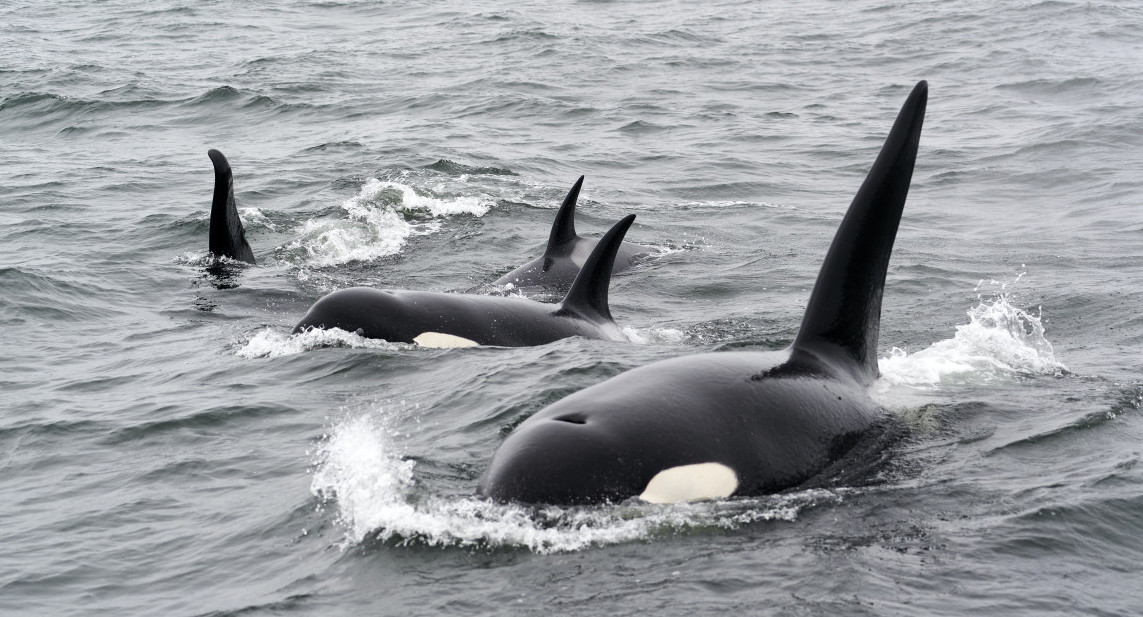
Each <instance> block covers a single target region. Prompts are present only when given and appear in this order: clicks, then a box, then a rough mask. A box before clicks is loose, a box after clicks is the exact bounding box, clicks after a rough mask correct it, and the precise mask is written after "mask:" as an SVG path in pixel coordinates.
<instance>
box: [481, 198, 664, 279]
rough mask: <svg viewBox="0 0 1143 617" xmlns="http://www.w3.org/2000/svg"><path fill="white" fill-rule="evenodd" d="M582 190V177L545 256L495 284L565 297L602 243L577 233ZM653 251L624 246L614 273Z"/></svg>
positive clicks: (560, 213)
mask: <svg viewBox="0 0 1143 617" xmlns="http://www.w3.org/2000/svg"><path fill="white" fill-rule="evenodd" d="M582 187H583V176H580V177H579V179H578V180H576V182H575V184H573V185H572V187H571V190H569V191H568V194H567V196H566V197H564V201H563V203H562V204H560V209H559V210H558V211H557V212H556V218H555V220H554V221H553V222H552V230H551V232H550V233H549V235H548V244H547V246H546V247H545V249H544V254H543V255H541V256H540V257H537V258H536V259H533V260H532V261H529V262H528V263H526V264H524V265H522V266H520V267H519V268H516V269H515V270H513V271H511V272H509V273H508V274H505V275H504V276H502V277H500V278H498V279H496V280H495V281H493V283H492V284H493V285H495V286H498V287H505V286H506V285H509V284H511V285H512V289H513V290H518V291H521V292H523V293H541V292H548V293H560V294H564V293H567V291H568V290H569V289H571V285H572V283H573V282H574V281H575V278H576V276H578V275H579V272H580V270H581V269H582V268H583V265H584V263H586V262H587V258H588V256H589V255H591V253H592V252H593V251H594V250H595V247H596V246H597V245H598V244H599V239H595V238H581V237H580V236H579V235H578V234H577V233H576V231H575V208H576V203H577V202H578V201H579V192H580V189H581V188H582ZM652 251H654V249H652V248H650V247H646V246H640V245H638V244H632V243H630V242H623V243H621V244H620V246H619V250H618V251H617V252H616V255H615V262H614V264H613V266H612V270H611V271H612V273H613V274H614V273H615V272H621V271H623V270H626V269H627V268H630V267H631V266H633V265H634V264H635V263H636V260H635V258H636V257H637V256H639V255H646V254H647V253H650V252H652Z"/></svg>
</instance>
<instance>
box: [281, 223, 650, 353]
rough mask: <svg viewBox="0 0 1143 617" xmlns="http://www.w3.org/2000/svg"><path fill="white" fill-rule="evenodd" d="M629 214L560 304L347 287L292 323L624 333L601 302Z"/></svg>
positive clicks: (421, 333) (403, 338) (524, 337)
mask: <svg viewBox="0 0 1143 617" xmlns="http://www.w3.org/2000/svg"><path fill="white" fill-rule="evenodd" d="M634 220H635V215H634V214H630V215H627V216H626V217H624V218H623V220H621V221H619V222H618V223H616V224H615V226H614V227H612V228H611V230H610V231H608V232H607V234H605V235H604V236H603V238H602V239H600V241H599V243H598V244H597V245H596V246H595V250H593V251H592V252H591V254H590V255H589V256H588V258H587V261H585V262H584V264H583V269H582V270H580V271H579V274H578V276H576V277H575V281H574V282H573V283H572V285H571V289H570V290H569V291H568V293H567V296H565V297H564V300H563V302H562V303H560V304H559V305H557V306H555V307H554V308H553V306H552V305H551V304H542V303H540V302H535V301H533V300H528V299H526V298H521V297H501V296H480V295H474V294H449V293H435V292H427V291H390V290H377V289H371V288H368V287H353V288H350V289H342V290H339V291H335V292H333V293H331V294H329V295H327V296H325V297H324V298H322V299H320V300H318V301H317V302H316V303H315V304H314V305H313V306H312V307H311V308H310V310H309V312H307V313H306V315H305V317H303V318H302V320H301V321H300V322H299V323H298V325H297V326H296V327H295V328H294V333H295V334H296V333H299V332H303V331H305V330H307V329H310V328H320V329H329V328H340V329H342V330H346V331H349V332H357V333H358V334H360V335H361V336H364V337H366V338H377V339H384V340H386V341H389V342H391V343H417V344H418V345H420V346H422V347H470V346H474V345H500V346H505V347H519V346H526V345H543V344H545V343H550V342H552V341H556V340H559V339H562V338H568V337H571V336H583V337H586V338H593V339H602V340H626V337H625V336H623V333H622V332H621V331H620V329H619V326H617V325H615V322H614V321H613V320H612V318H611V310H610V308H609V305H608V302H607V292H608V287H609V286H610V284H611V267H612V264H614V263H615V255H616V253H617V252H618V250H619V247H620V244H621V243H622V242H623V236H624V235H625V234H626V233H627V229H628V228H629V227H630V226H631V223H632V221H634Z"/></svg>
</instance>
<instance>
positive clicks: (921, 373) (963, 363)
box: [879, 293, 1067, 390]
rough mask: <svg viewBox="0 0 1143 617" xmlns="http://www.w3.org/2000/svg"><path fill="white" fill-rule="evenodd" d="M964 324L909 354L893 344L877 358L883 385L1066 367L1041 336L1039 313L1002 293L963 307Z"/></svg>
mask: <svg viewBox="0 0 1143 617" xmlns="http://www.w3.org/2000/svg"><path fill="white" fill-rule="evenodd" d="M968 319H969V323H967V324H964V325H960V326H957V328H956V334H954V335H953V337H952V338H951V339H945V340H943V341H937V342H936V343H933V344H932V345H930V346H929V347H928V348H926V349H923V350H921V351H918V352H915V353H912V354H908V353H906V352H905V351H904V350H901V349H898V348H893V350H892V351H891V352H890V355H889V357H887V358H882V359H881V360H880V363H879V366H880V368H881V380H880V381H879V384H881V385H880V387H881V389H882V390H884V389H886V388H888V387H892V386H907V387H912V388H918V389H935V388H937V387H939V386H940V385H942V384H946V383H964V382H973V383H978V382H981V381H990V380H994V379H1010V378H1012V377H1015V376H1018V375H1058V374H1062V373H1063V372H1064V371H1066V370H1067V367H1066V366H1064V364H1063V363H1062V362H1060V361H1059V360H1057V359H1056V356H1055V352H1054V350H1053V349H1052V344H1051V343H1049V342H1048V340H1047V339H1046V338H1045V337H1044V324H1043V321H1042V314H1041V312H1040V311H1039V310H1038V311H1037V313H1036V314H1035V315H1033V314H1031V313H1029V312H1027V311H1025V310H1023V309H1019V308H1016V307H1014V306H1012V304H1011V303H1010V302H1009V299H1008V296H1007V295H1006V294H1003V293H1001V294H998V295H997V296H995V297H994V298H991V299H982V300H980V301H979V302H978V303H977V305H976V306H974V307H972V308H971V309H969V311H968Z"/></svg>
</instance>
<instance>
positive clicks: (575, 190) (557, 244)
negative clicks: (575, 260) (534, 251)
mask: <svg viewBox="0 0 1143 617" xmlns="http://www.w3.org/2000/svg"><path fill="white" fill-rule="evenodd" d="M582 186H583V176H580V177H579V180H576V181H575V184H574V185H572V187H571V190H570V191H568V195H567V197H564V203H562V204H560V209H559V211H558V212H556V220H555V222H554V223H552V233H551V235H549V236H548V248H546V249H544V256H545V257H554V256H556V255H560V254H562V253H563V252H565V251H568V250H571V248H572V247H573V246H575V241H576V240H578V239H579V236H577V235H576V233H575V204H576V201H578V200H579V189H580V187H582Z"/></svg>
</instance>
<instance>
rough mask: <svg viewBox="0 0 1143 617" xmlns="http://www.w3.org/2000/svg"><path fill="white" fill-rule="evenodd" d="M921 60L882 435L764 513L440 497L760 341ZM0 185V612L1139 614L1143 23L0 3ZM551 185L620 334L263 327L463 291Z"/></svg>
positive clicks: (1102, 14)
mask: <svg viewBox="0 0 1143 617" xmlns="http://www.w3.org/2000/svg"><path fill="white" fill-rule="evenodd" d="M921 79H926V80H928V81H929V84H930V100H929V105H928V115H927V121H926V124H925V128H924V133H923V136H922V139H921V149H920V155H919V158H918V162H917V167H916V172H915V174H914V176H913V184H912V190H911V192H910V195H909V201H908V203H907V205H906V207H905V213H904V217H903V219H902V222H901V227H900V233H899V235H898V237H897V242H896V247H895V249H894V253H893V257H892V260H891V263H890V269H889V274H888V278H887V284H886V289H885V298H884V310H883V319H882V330H881V336H880V343H881V349H880V352H879V357H880V358H882V360H881V371H882V378H881V379H880V380H879V381H878V383H877V385H876V386H875V388H874V392H873V395H874V397H875V398H877V400H878V401H880V402H881V403H882V404H883V405H884V407H885V409H886V412H885V414H886V421H885V423H884V426H879V427H878V428H877V429H876V430H873V431H871V434H870V435H868V436H867V438H866V439H865V440H864V441H863V442H862V443H861V444H859V445H858V446H857V448H856V449H855V450H854V451H853V452H851V453H850V454H849V455H847V456H846V458H845V459H843V460H842V461H841V462H840V463H839V464H838V465H836V466H834V467H833V468H831V469H830V470H828V471H827V472H826V473H824V474H823V476H822V477H821V478H817V479H815V481H813V482H811V483H809V484H807V485H806V486H803V487H799V488H797V489H793V490H790V491H787V492H784V493H782V494H779V495H773V496H768V497H761V498H733V499H728V500H723V501H713V502H703V503H695V504H682V505H674V506H652V505H631V504H627V505H615V506H606V507H592V508H555V507H551V508H542V509H529V508H523V507H516V506H502V505H496V504H492V503H487V502H484V501H482V500H480V499H478V498H476V497H474V496H473V491H474V489H475V486H476V482H477V479H478V478H479V477H480V474H481V473H482V472H483V470H484V469H485V467H486V466H487V464H488V462H489V460H490V458H491V456H492V454H493V452H494V451H495V449H496V448H497V446H498V445H499V444H500V443H501V442H502V441H503V439H504V437H505V436H506V435H507V434H508V433H510V432H511V430H512V428H513V427H515V426H516V425H518V424H519V423H520V422H522V421H523V420H524V419H525V418H527V417H528V416H530V415H531V414H533V413H535V412H537V411H538V410H540V409H542V408H543V407H544V406H546V405H548V404H550V403H551V402H553V401H556V400H559V399H560V398H562V397H564V396H566V395H567V394H569V393H571V392H575V391H577V390H580V389H582V388H584V387H587V386H589V385H591V384H595V383H598V382H600V381H602V380H604V379H607V378H608V377H611V376H614V375H616V374H618V373H620V372H622V371H625V370H628V369H631V368H633V367H637V366H641V365H644V364H647V363H649V362H652V361H655V360H659V359H664V358H670V357H675V356H679V355H683V354H690V353H697V352H706V351H719V350H729V349H777V348H781V347H783V346H785V345H787V344H789V343H790V342H791V340H792V339H793V337H794V335H795V334H796V332H797V328H798V325H799V323H800V320H801V313H802V310H803V309H804V307H805V303H806V300H807V299H808V295H809V292H810V290H811V288H812V286H813V283H814V280H815V277H816V275H817V270H818V268H819V266H820V264H821V260H822V258H823V256H824V254H825V251H826V248H827V247H828V245H829V242H830V240H831V238H832V236H833V233H834V231H835V230H836V228H837V225H838V223H839V222H840V219H841V215H842V213H843V212H844V210H845V208H846V207H847V205H848V204H849V200H850V199H851V198H852V196H853V194H854V192H855V191H856V189H857V187H858V185H859V184H860V182H861V180H862V178H863V177H864V174H865V172H866V171H867V170H868V168H869V166H870V165H871V164H872V162H873V159H874V158H875V156H876V154H877V151H878V149H879V148H880V145H881V142H882V140H883V139H884V136H885V135H886V133H887V132H888V130H889V126H890V125H891V123H892V121H893V118H894V116H895V114H896V111H897V109H898V108H899V107H900V105H901V103H902V102H903V101H904V99H905V96H906V95H907V94H908V92H909V90H910V89H911V88H912V86H913V85H914V84H915V83H916V82H917V81H919V80H921ZM208 148H218V149H220V150H221V151H223V152H224V153H225V154H226V155H227V156H228V157H229V159H230V162H231V165H232V166H233V169H234V173H235V190H236V196H237V201H238V205H239V207H240V209H241V215H242V218H243V220H244V222H245V224H246V229H247V236H248V238H249V239H250V242H251V244H252V245H253V247H254V253H255V255H256V256H257V258H258V260H259V265H258V266H256V267H241V266H237V265H231V266H227V267H225V268H222V269H216V268H211V267H208V266H209V265H210V263H211V260H210V259H209V258H208V255H207V251H206V241H207V240H206V238H207V229H208V210H209V205H210V198H211V191H212V183H213V172H212V168H211V165H210V161H209V160H208V158H207V156H206V151H207V149H208ZM0 169H2V170H3V171H2V172H0V346H2V349H3V352H2V353H0V398H2V402H0V614H3V615H85V616H87V615H116V616H120V615H163V616H172V615H179V616H183V615H185V616H193V615H211V616H222V615H243V616H261V615H320V616H331V615H466V616H467V615H517V614H519V615H687V616H693V615H715V614H742V615H909V616H915V615H969V614H972V615H1036V616H1047V615H1108V616H1109V615H1124V616H1126V615H1140V614H1143V565H1141V564H1143V465H1141V464H1140V461H1141V459H1143V414H1141V413H1140V407H1141V402H1143V313H1141V307H1143V5H1140V4H1138V3H1137V2H1134V1H1129V0H1119V1H1113V2H1108V1H1094V2H1073V1H1065V0H1060V1H1035V0H1031V1H1020V2H985V1H967V0H966V1H953V0H950V1H943V2H927V1H925V2H910V1H906V2H890V1H886V0H857V1H853V2H829V1H825V0H808V1H805V2H746V1H741V0H727V1H714V2H707V3H687V2H671V1H667V2H639V1H628V0H618V1H614V2H560V3H544V2H507V3H496V4H494V5H486V4H484V3H476V2H467V1H463V0H462V1H459V2H403V1H397V2H353V1H338V0H324V1H318V0H283V1H276V2H265V1H255V2H229V1H203V2H178V1H174V0H159V1H157V2H144V1H142V0H117V1H109V2H84V1H72V2H64V1H54V0H48V1H45V2H34V3H33V2H19V1H15V2H5V3H3V4H0ZM580 174H584V175H586V181H585V184H584V190H583V194H582V197H581V199H580V214H579V218H578V225H577V227H578V229H579V231H580V232H581V233H583V234H585V235H593V236H598V235H600V234H602V233H603V231H605V230H606V229H607V228H608V227H610V226H611V225H612V224H613V223H614V222H615V221H617V220H618V219H619V218H621V217H622V216H624V215H625V214H628V213H634V214H636V215H637V216H638V218H637V220H636V222H635V225H634V227H632V229H631V231H630V233H629V234H628V239H629V240H631V241H633V242H638V243H641V244H648V245H653V246H655V247H657V249H658V250H657V252H656V253H655V254H654V255H652V256H650V257H648V258H646V259H644V260H643V261H642V262H641V263H640V264H639V265H638V267H636V268H635V269H633V270H631V271H628V272H625V273H623V274H620V275H617V276H616V277H615V278H614V280H613V284H612V288H611V294H610V298H611V310H612V313H613V314H614V315H615V318H616V321H617V322H618V323H619V324H620V325H621V326H623V327H624V330H625V332H626V334H627V335H628V337H629V338H630V339H631V340H630V341H629V342H602V341H588V340H581V339H568V340H563V341H559V342H556V343H552V344H549V345H544V346H539V347H532V348H521V349H504V348H474V349H453V350H428V349H420V348H416V347H411V346H407V345H395V344H389V343H384V342H378V341H368V340H365V339H362V338H360V337H357V336H355V335H352V334H346V333H337V332H332V333H309V334H305V335H298V336H291V335H290V329H291V327H292V326H293V324H294V323H295V322H296V321H297V320H298V319H299V318H300V317H301V315H302V314H303V313H304V312H305V310H306V309H307V307H308V306H309V305H310V304H311V303H312V302H314V301H315V300H316V299H317V298H319V297H321V296H322V295H323V294H325V293H328V292H329V291H332V290H335V289H339V288H342V287H346V286H350V285H370V286H377V287H390V288H403V289H421V290H432V291H463V290H466V289H471V288H474V287H479V286H481V285H482V284H485V283H487V282H489V281H492V280H494V279H496V278H497V277H498V276H499V275H501V274H503V273H505V272H507V271H509V270H510V269H512V268H513V267H515V266H517V265H519V264H521V263H524V262H525V261H527V260H529V259H531V258H533V257H535V256H537V255H538V254H539V253H540V252H541V250H542V247H543V246H544V244H545V242H546V239H547V234H548V230H549V226H550V224H551V221H552V218H553V216H554V213H555V208H556V206H557V205H558V204H559V201H560V200H561V199H562V197H563V195H564V193H565V192H566V191H567V189H568V188H569V187H570V186H571V184H572V183H573V182H574V181H575V179H576V178H577V177H578V176H579V175H580ZM728 612H730V613H728Z"/></svg>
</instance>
